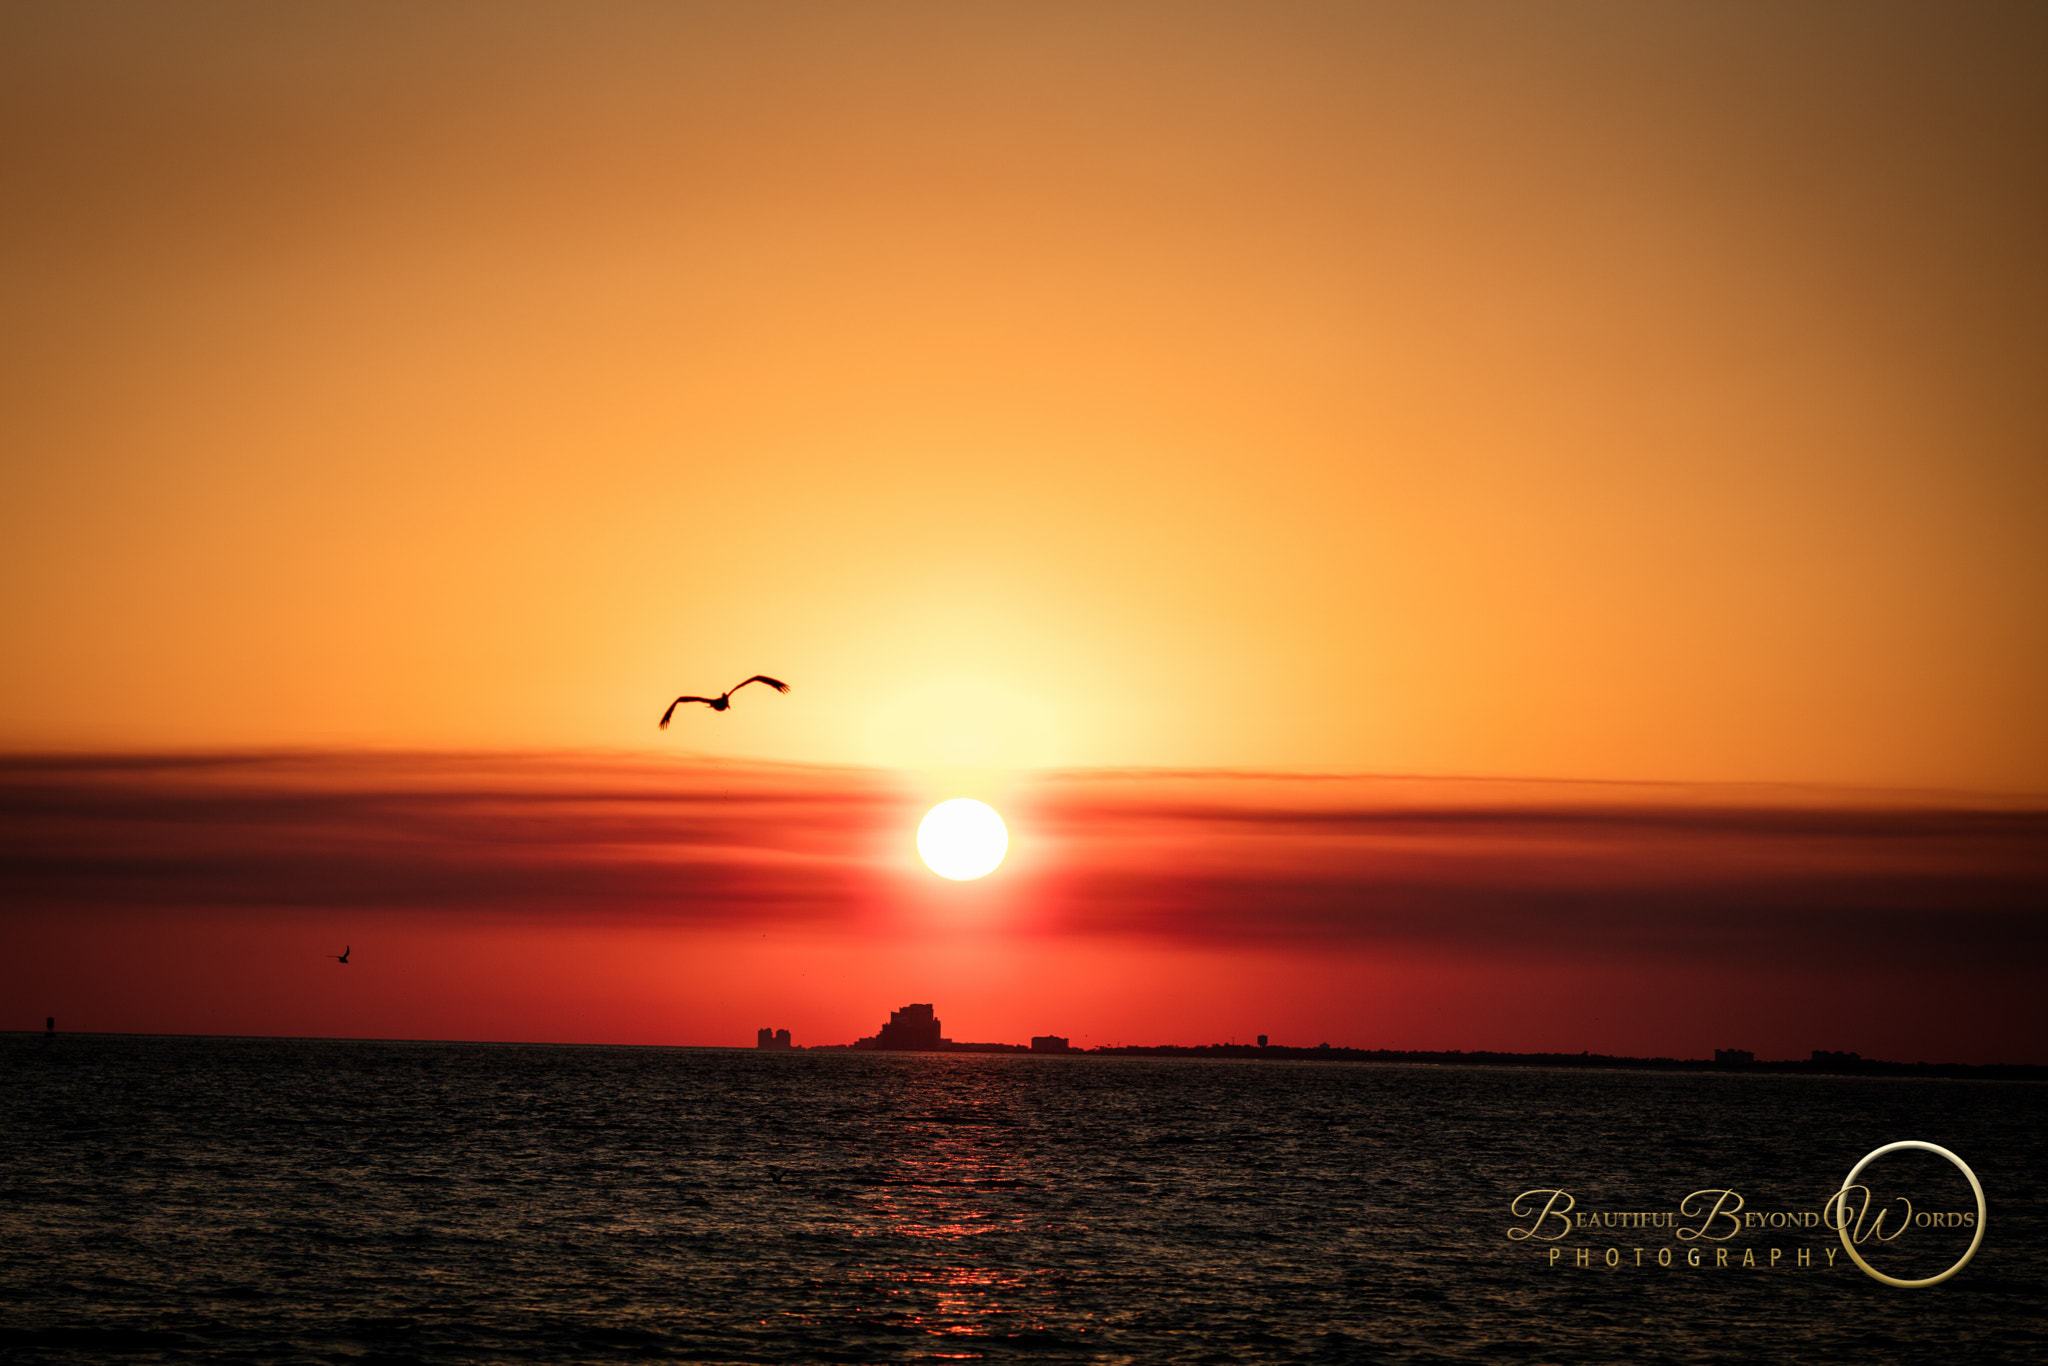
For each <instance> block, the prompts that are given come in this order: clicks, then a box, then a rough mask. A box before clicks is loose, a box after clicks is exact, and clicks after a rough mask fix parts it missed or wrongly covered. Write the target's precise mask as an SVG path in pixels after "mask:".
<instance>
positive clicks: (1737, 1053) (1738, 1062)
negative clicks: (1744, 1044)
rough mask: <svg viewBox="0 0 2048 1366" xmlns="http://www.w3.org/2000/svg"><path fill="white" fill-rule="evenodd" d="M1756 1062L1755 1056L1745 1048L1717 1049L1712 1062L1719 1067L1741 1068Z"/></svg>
mask: <svg viewBox="0 0 2048 1366" xmlns="http://www.w3.org/2000/svg"><path fill="white" fill-rule="evenodd" d="M1755 1061H1756V1054H1754V1053H1752V1052H1750V1051H1749V1050H1748V1049H1747V1048H1717V1049H1715V1050H1714V1062H1715V1063H1716V1065H1718V1066H1721V1067H1743V1066H1746V1065H1748V1064H1749V1063H1753V1062H1755Z"/></svg>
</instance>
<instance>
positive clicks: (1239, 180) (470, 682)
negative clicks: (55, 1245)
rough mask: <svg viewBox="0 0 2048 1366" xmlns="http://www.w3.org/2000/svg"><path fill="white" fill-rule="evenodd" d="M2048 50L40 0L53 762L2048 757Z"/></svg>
mask: <svg viewBox="0 0 2048 1366" xmlns="http://www.w3.org/2000/svg"><path fill="white" fill-rule="evenodd" d="M2044 68H2048V20H2044V19H2043V17H2042V15H2041V14H2040V13H2039V12H2038V11H2036V10H2033V9H2030V8H2026V7H1987V8H1981V9H1979V8H1971V7H1963V8H1960V9H1959V8H1956V7H1942V8H1941V9H1939V10H1934V9H1928V8H1925V7H1913V6H1907V7H1887V6H1872V5H1853V6H1851V5H1842V6H1825V5H1822V6H1802V7H1795V8H1787V7H1784V6H1780V5H1775V4H1772V5H1716V6H1712V7H1700V8H1696V9H1687V8H1683V7H1671V6H1658V7H1641V6H1632V5H1623V4H1611V5H1609V4H1592V5H1543V6H1527V5H1521V4H1500V5H1484V4H1481V5H1446V6H1373V5H1348V4H1347V5H1291V6H1290V5H1260V6H1202V5H1187V4H1178V3H1177V4H1170V5H1159V6H1149V5H1110V6H1102V5H1093V4H1089V5H1069V6H1062V5H1051V4H1044V3H1032V4H1022V5H1000V4H996V5H975V6H968V7H960V6H952V5H940V4H934V5H910V6H893V5H886V4H883V5H862V6H851V7H850V6H839V5H817V6H803V5H773V6H750V5H721V6H706V5H696V6H692V5H666V4H664V5H646V6H640V5H605V6H586V5H573V6H572V5H562V6H546V5H542V6H533V5H525V6H522V5H504V4H490V5H481V6H461V5H438V6H429V7H419V6H410V5H390V6H374V5H362V4H353V3H352V4H347V5H317V4H315V5H298V6H290V7H285V8H282V9H281V8H278V7H276V6H270V5H261V4H246V5H194V6H181V7H179V9H178V10H177V11H176V12H175V13H173V12H171V11H166V10H160V9H153V8H150V7H145V6H104V5H91V4H81V5H64V6H13V7H10V8H9V9H8V10H7V11H6V12H5V14H4V15H0V165H4V176H5V180H6V184H7V185H8V187H9V194H8V198H9V203H10V208H9V211H8V213H7V214H6V215H4V216H0V281H4V288H5V295H6V298H7V300H8V304H7V307H6V308H5V310H0V422H4V424H5V425H4V443H0V461H4V462H5V465H4V477H5V487H6V497H5V498H4V499H0V637H4V639H5V641H6V649H5V651H4V655H5V662H4V665H0V743H4V744H5V745H7V746H10V747H13V748H16V749H20V748H46V747H52V746H54V747H62V748H80V747H83V748H107V747H114V748H135V747H142V748H155V747H166V746H168V747H180V746H195V745H196V746H212V745H273V744H291V745H301V744H315V745H329V744H350V745H353V744H372V745H386V746H389V745H397V746H408V747H429V748H433V747H447V746H463V747H485V748H491V747H503V746H515V747H526V748H531V747H543V748H547V747H561V746H599V747H608V748H624V749H639V748H656V747H665V748H668V749H671V750H673V749H674V748H676V747H685V748H692V749H696V750H699V751H704V752H713V753H726V754H733V755H746V756H754V757H765V758H775V759H781V760H789V761H797V762H828V763H881V764H902V763H926V764H930V763H938V762H947V761H951V762H966V761H980V762H990V763H997V764H1026V765H1029V764H1039V763H1056V764H1069V765H1115V764H1165V765H1176V766H1178V765H1224V766H1254V767H1261V768H1279V769H1294V770H1310V771H1324V772H1332V771H1334V772H1358V771H1367V772H1386V771H1407V772H1425V773H1482V774H1518V775H1528V776H1552V777H1559V776H1563V777H1571V776H1599V777H1620V778H1632V779H1736V780H1798V781H1826V782H1845V783H1877V784H1890V785H1905V786H1939V787H1951V788H1966V789H1979V790H2001V791H2032V792H2041V791H2044V790H2048V719H2044V716H2048V713H2044V710H2043V708H2042V707H2041V705H2040V699H2041V698H2042V697H2043V696H2048V573H2044V569H2048V537H2044V536H2043V535H2042V534H2041V530H2042V528H2043V526H2048V461H2044V459H2043V453H2042V447H2041V433H2042V431H2043V430H2048V423H2044V419H2048V388H2044V387H2043V386H2042V384H2041V382H2040V377H2041V375H2042V373H2043V366H2044V363H2048V347H2044V340H2048V257H2044V255H2043V253H2042V252H2041V250H2040V243H2041V242H2043V241H2048V200H2044V195H2043V189H2044V185H2048V150H2044V149H2048V85H2044V83H2043V82H2042V81H2041V80H2040V79H2039V74H2040V72H2041V71H2042V70H2043V69H2044ZM756 669H766V670H768V671H770V672H774V673H777V674H780V675H782V676H785V677H788V678H790V679H792V680H793V681H795V682H796V683H797V685H798V686H797V690H796V691H795V692H794V693H793V694H792V695H791V696H790V697H789V698H786V699H771V700H773V701H774V702H775V705H773V706H768V705H759V706H749V707H747V708H746V709H745V710H744V711H736V712H735V713H733V714H732V715H730V716H728V717H725V718H722V721H723V724H722V725H721V726H720V727H719V728H717V729H716V730H712V729H706V728H701V727H700V728H698V729H696V730H694V731H693V732H692V733H691V734H690V735H689V736H687V737H684V736H680V735H676V734H673V733H672V734H670V735H667V736H664V735H661V734H658V733H657V732H656V731H655V730H654V729H653V726H652V720H653V717H654V715H655V714H656V713H657V712H658V711H659V708H660V706H661V705H662V703H663V702H665V700H666V699H667V697H669V696H672V695H673V694H674V693H676V692H679V691H697V690H701V689H705V688H712V689H717V688H722V687H724V686H727V685H728V684H729V683H731V682H732V681H734V680H736V679H737V678H739V677H741V676H744V675H745V674H746V673H749V672H752V671H754V670H756ZM749 700H750V701H753V700H757V699H749Z"/></svg>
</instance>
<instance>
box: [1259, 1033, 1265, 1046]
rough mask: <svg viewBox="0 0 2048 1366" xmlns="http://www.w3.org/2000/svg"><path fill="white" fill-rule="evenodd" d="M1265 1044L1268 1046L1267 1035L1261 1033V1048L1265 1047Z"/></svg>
mask: <svg viewBox="0 0 2048 1366" xmlns="http://www.w3.org/2000/svg"><path fill="white" fill-rule="evenodd" d="M1265 1046H1266V1036H1265V1035H1263V1034H1261V1035H1259V1047H1261V1048H1264V1047H1265Z"/></svg>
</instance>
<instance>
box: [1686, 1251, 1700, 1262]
mask: <svg viewBox="0 0 2048 1366" xmlns="http://www.w3.org/2000/svg"><path fill="white" fill-rule="evenodd" d="M1685 1264H1686V1265H1687V1266H1698V1265H1699V1264H1700V1250H1699V1249H1698V1248H1696V1247H1692V1248H1687V1249H1686V1250H1685Z"/></svg>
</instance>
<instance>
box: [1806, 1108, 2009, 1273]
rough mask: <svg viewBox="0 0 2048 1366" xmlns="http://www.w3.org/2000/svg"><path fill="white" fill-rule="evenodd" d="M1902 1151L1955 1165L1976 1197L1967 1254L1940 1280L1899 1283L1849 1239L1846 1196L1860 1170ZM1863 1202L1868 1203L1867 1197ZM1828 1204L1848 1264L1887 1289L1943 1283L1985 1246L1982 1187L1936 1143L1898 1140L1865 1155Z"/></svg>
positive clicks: (1974, 1175)
mask: <svg viewBox="0 0 2048 1366" xmlns="http://www.w3.org/2000/svg"><path fill="white" fill-rule="evenodd" d="M1901 1148H1918V1149H1920V1150H1921V1151H1923V1152H1930V1153H1935V1154H1937V1155H1939V1156H1941V1157H1945V1158H1947V1159H1948V1160H1949V1161H1951V1162H1953V1163H1955V1164H1956V1170H1957V1171H1959V1172H1961V1173H1962V1174H1963V1175H1964V1176H1965V1177H1966V1178H1968V1180H1969V1182H1970V1189H1971V1190H1972V1191H1975V1192H1976V1194H1977V1236H1976V1237H1974V1238H1972V1239H1971V1240H1970V1250H1969V1251H1968V1252H1965V1253H1964V1254H1963V1255H1962V1256H1961V1257H1960V1258H1958V1259H1957V1261H1956V1264H1955V1265H1954V1266H1952V1267H1950V1268H1949V1269H1948V1270H1946V1271H1944V1272H1942V1273H1941V1274H1940V1275H1939V1276H1929V1277H1927V1278H1926V1279H1925V1280H1919V1281H1902V1280H1900V1279H1899V1278H1898V1277H1897V1276H1887V1275H1885V1274H1884V1273H1883V1272H1882V1271H1879V1270H1878V1269H1877V1268H1876V1267H1874V1266H1872V1265H1871V1264H1870V1263H1869V1262H1866V1261H1864V1260H1863V1254H1862V1253H1860V1252H1858V1251H1857V1250H1856V1244H1855V1243H1854V1242H1853V1241H1852V1240H1851V1239H1850V1237H1849V1224H1848V1220H1847V1218H1846V1217H1845V1215H1846V1213H1847V1209H1848V1206H1847V1200H1848V1195H1849V1192H1850V1190H1851V1189H1852V1188H1853V1187H1854V1186H1855V1185H1856V1178H1857V1177H1859V1176H1861V1175H1863V1169H1864V1168H1865V1167H1867V1166H1869V1165H1870V1164H1871V1163H1873V1162H1875V1161H1877V1159H1878V1158H1880V1157H1883V1156H1884V1155H1885V1154H1886V1153H1895V1152H1897V1151H1899V1150H1900V1149H1901ZM1865 1198H1866V1199H1868V1196H1866V1197H1865ZM1829 1203H1830V1204H1832V1205H1833V1206H1834V1209H1835V1230H1836V1232H1837V1233H1838V1234H1840V1235H1841V1239H1842V1248H1843V1250H1844V1251H1846V1252H1847V1253H1848V1254H1849V1257H1850V1260H1852V1261H1854V1262H1855V1263H1856V1265H1858V1266H1860V1267H1862V1268H1863V1271H1864V1274H1865V1275H1867V1276H1869V1277H1870V1278H1871V1279H1872V1280H1879V1281H1883V1282H1884V1283H1885V1284H1886V1285H1895V1286H1897V1287H1899V1289H1901V1290H1913V1289H1916V1288H1918V1287H1919V1286H1923V1285H1940V1284H1941V1283H1942V1282H1943V1281H1945V1280H1947V1279H1948V1278H1949V1277H1951V1276H1953V1275H1955V1274H1956V1273H1957V1272H1958V1271H1961V1270H1962V1269H1963V1268H1964V1267H1966V1266H1968V1265H1969V1264H1970V1258H1972V1257H1974V1256H1976V1255H1977V1249H1978V1248H1979V1247H1981V1246H1982V1245H1983V1243H1984V1215H1985V1210H1984V1187H1983V1186H1981V1185H1979V1184H1978V1182H1977V1173H1975V1172H1973V1171H1971V1170H1970V1164H1969V1163H1967V1162H1965V1161H1963V1159H1961V1158H1960V1157H1957V1156H1956V1155H1955V1154H1954V1153H1952V1152H1950V1151H1949V1150H1948V1149H1946V1148H1944V1147H1942V1146H1941V1145H1940V1144H1939V1143H1922V1142H1921V1141H1920V1140H1918V1139H1916V1138H1908V1139H1901V1140H1900V1141H1899V1142H1897V1143H1887V1144H1885V1145H1884V1146H1883V1147H1882V1148H1877V1149H1873V1150H1872V1151H1870V1152H1868V1153H1866V1154H1864V1157H1863V1160H1862V1161H1861V1162H1858V1163H1857V1164H1856V1165H1855V1166H1854V1167H1852V1168H1850V1169H1849V1175H1848V1176H1847V1177H1846V1178H1845V1179H1844V1180H1843V1182H1842V1188H1841V1189H1840V1190H1838V1191H1836V1192H1835V1193H1834V1196H1833V1197H1832V1199H1831V1200H1830V1201H1829Z"/></svg>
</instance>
